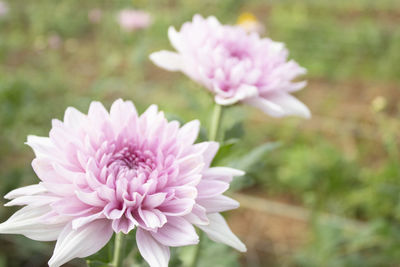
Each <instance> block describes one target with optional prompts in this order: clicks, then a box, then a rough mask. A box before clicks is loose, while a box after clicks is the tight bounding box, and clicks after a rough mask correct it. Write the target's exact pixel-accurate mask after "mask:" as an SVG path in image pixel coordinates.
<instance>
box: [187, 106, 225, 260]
mask: <svg viewBox="0 0 400 267" xmlns="http://www.w3.org/2000/svg"><path fill="white" fill-rule="evenodd" d="M221 120H222V106H221V105H218V104H217V103H215V105H214V110H213V113H212V115H211V125H210V132H209V135H208V138H209V140H210V141H217V140H218V132H219V129H220V126H221ZM203 241H204V233H203V232H202V231H200V232H199V243H198V244H197V246H196V248H195V249H196V250H195V252H194V256H193V261H192V264H191V267H197V264H198V262H199V259H200V254H201V247H202V244H203Z"/></svg>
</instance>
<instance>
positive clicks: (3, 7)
mask: <svg viewBox="0 0 400 267" xmlns="http://www.w3.org/2000/svg"><path fill="white" fill-rule="evenodd" d="M7 13H8V5H7V3H6V2H4V1H0V17H2V16H4V15H6V14H7Z"/></svg>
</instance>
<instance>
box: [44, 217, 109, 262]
mask: <svg viewBox="0 0 400 267" xmlns="http://www.w3.org/2000/svg"><path fill="white" fill-rule="evenodd" d="M112 234H113V231H112V228H111V226H110V222H109V221H107V220H104V219H103V220H97V221H94V222H91V223H90V224H87V225H84V226H82V227H81V228H79V229H77V230H74V229H73V228H72V225H71V224H68V225H67V226H65V227H64V229H63V230H62V232H61V233H60V236H59V237H58V239H57V243H56V247H55V249H54V252H53V256H52V257H51V259H50V260H49V266H50V267H58V266H61V265H63V264H64V263H66V262H68V261H70V260H71V259H74V258H84V257H87V256H89V255H92V254H94V253H96V252H97V251H99V250H100V249H101V248H102V247H104V246H105V245H106V244H107V242H108V241H109V240H110V238H111V237H112Z"/></svg>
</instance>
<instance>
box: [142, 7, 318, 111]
mask: <svg viewBox="0 0 400 267" xmlns="http://www.w3.org/2000/svg"><path fill="white" fill-rule="evenodd" d="M168 36H169V39H170V41H171V43H172V45H173V47H174V48H175V49H176V50H177V52H170V51H160V52H156V53H153V54H151V55H150V59H151V60H152V61H153V62H154V63H155V64H156V65H158V66H160V67H162V68H164V69H167V70H170V71H182V72H183V73H185V74H186V75H187V76H189V77H190V78H192V79H193V80H195V81H197V82H198V83H200V84H202V85H204V86H205V87H206V88H207V89H208V90H210V91H211V92H212V93H213V94H214V95H215V101H216V102H217V103H218V104H220V105H232V104H235V103H237V102H243V103H246V104H249V105H252V106H255V107H257V108H260V109H261V110H262V111H264V112H265V113H267V114H269V115H271V116H275V117H281V116H286V115H297V116H301V117H306V118H308V117H310V111H309V110H308V108H307V107H306V106H305V105H304V104H303V103H301V102H300V101H299V100H297V99H296V98H294V97H293V96H291V95H290V93H292V92H295V91H298V90H300V89H302V88H303V87H304V86H305V85H306V82H293V80H294V79H295V78H297V77H298V76H299V75H302V74H304V73H306V70H305V69H304V68H302V67H300V66H299V65H298V64H297V63H296V62H295V61H293V60H290V61H288V60H287V57H288V50H287V49H286V48H285V46H284V44H283V43H278V42H274V41H272V40H271V39H268V38H260V37H259V35H258V33H255V32H253V33H250V34H248V33H247V32H246V31H245V30H244V29H243V28H241V27H239V26H227V25H221V24H220V23H219V21H218V20H217V19H216V18H215V17H208V18H207V19H204V18H203V17H201V16H200V15H195V16H194V18H193V21H192V22H186V23H184V24H183V25H182V27H181V30H180V31H179V32H177V31H176V30H175V29H174V28H173V27H170V28H169V30H168Z"/></svg>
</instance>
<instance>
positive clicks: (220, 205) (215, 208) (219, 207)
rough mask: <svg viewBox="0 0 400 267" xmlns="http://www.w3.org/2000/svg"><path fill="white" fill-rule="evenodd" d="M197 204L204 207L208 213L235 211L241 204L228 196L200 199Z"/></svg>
mask: <svg viewBox="0 0 400 267" xmlns="http://www.w3.org/2000/svg"><path fill="white" fill-rule="evenodd" d="M197 203H198V204H199V205H201V206H203V207H204V208H205V209H206V210H207V213H214V212H222V211H227V210H233V209H236V208H238V207H239V202H237V201H236V200H234V199H232V198H230V197H227V196H223V195H220V196H215V197H212V198H200V199H198V200H197Z"/></svg>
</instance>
